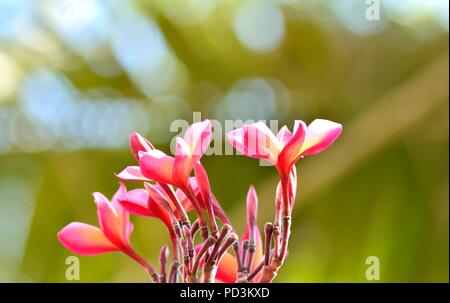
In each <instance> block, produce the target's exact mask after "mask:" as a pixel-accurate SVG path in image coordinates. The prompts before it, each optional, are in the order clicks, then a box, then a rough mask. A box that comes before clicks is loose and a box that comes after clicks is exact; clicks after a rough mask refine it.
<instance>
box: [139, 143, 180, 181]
mask: <svg viewBox="0 0 450 303" xmlns="http://www.w3.org/2000/svg"><path fill="white" fill-rule="evenodd" d="M173 165H174V159H173V158H172V157H170V156H168V155H166V154H165V153H163V152H162V151H160V150H157V149H154V150H151V151H149V152H146V153H143V154H142V156H141V158H140V159H139V167H140V169H141V172H142V174H143V175H144V176H145V177H146V178H148V179H150V180H154V181H156V182H161V183H165V184H172V183H173V178H172V171H173Z"/></svg>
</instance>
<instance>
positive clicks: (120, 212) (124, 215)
mask: <svg viewBox="0 0 450 303" xmlns="http://www.w3.org/2000/svg"><path fill="white" fill-rule="evenodd" d="M126 193H127V188H126V187H125V184H123V183H122V182H119V189H118V190H117V191H116V193H115V194H114V196H113V197H112V199H111V205H112V207H113V208H114V210H115V211H116V214H117V217H118V218H119V220H120V221H121V225H122V234H123V238H122V239H124V240H127V241H128V239H129V238H128V236H127V235H129V234H130V233H131V231H130V229H132V228H133V227H132V224H131V223H130V214H129V213H128V212H127V211H126V210H125V209H124V208H123V207H122V205H121V204H120V203H119V199H120V198H121V197H123V196H124V195H125V194H126Z"/></svg>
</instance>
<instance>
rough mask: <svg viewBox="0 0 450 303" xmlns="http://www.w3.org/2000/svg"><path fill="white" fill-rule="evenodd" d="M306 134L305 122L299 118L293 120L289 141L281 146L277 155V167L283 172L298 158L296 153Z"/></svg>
mask: <svg viewBox="0 0 450 303" xmlns="http://www.w3.org/2000/svg"><path fill="white" fill-rule="evenodd" d="M305 136H306V124H305V122H303V121H301V120H295V123H294V132H293V134H292V136H291V137H290V139H289V141H288V142H287V143H286V145H285V146H284V147H283V149H282V150H281V152H280V156H279V157H278V163H277V167H279V168H280V169H281V170H282V172H283V173H286V174H287V173H288V171H285V170H288V169H289V167H290V166H292V165H293V164H294V163H295V161H297V160H298V155H299V153H300V150H301V148H302V145H303V142H304V141H305Z"/></svg>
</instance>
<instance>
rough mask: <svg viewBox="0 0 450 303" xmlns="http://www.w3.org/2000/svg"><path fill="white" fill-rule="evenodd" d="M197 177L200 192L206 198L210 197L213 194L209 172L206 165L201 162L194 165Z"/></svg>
mask: <svg viewBox="0 0 450 303" xmlns="http://www.w3.org/2000/svg"><path fill="white" fill-rule="evenodd" d="M194 172H195V179H196V180H197V184H198V187H199V189H200V192H201V193H202V195H203V198H204V199H208V198H209V196H210V195H211V186H210V184H209V179H208V174H207V173H206V170H205V167H204V166H203V165H202V164H201V163H200V162H197V164H196V165H195V166H194Z"/></svg>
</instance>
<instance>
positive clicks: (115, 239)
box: [58, 183, 158, 282]
mask: <svg viewBox="0 0 450 303" xmlns="http://www.w3.org/2000/svg"><path fill="white" fill-rule="evenodd" d="M126 192H127V190H126V188H125V185H124V184H122V183H121V184H120V187H119V189H118V191H117V192H116V193H115V194H114V196H113V198H112V199H111V201H109V200H108V199H107V198H106V197H105V196H104V195H103V194H101V193H99V192H95V193H94V194H93V196H94V200H95V203H96V205H97V215H98V222H99V225H100V228H98V227H96V226H93V225H89V224H85V223H80V222H72V223H70V224H68V225H67V226H65V227H64V228H63V229H62V230H61V231H60V232H58V239H59V241H60V242H61V243H62V245H64V247H66V248H67V249H68V250H70V251H72V252H74V253H76V254H78V255H82V256H93V255H98V254H102V253H106V252H113V251H120V252H122V253H124V254H125V255H127V256H129V257H131V258H132V259H134V260H135V261H136V262H138V263H139V264H140V265H141V266H142V267H144V268H145V269H146V271H147V272H148V274H149V275H150V276H151V278H152V279H153V280H154V281H155V282H157V281H158V275H157V274H156V273H155V272H154V270H153V268H152V267H151V266H150V265H149V264H148V263H147V261H145V260H144V259H143V258H142V257H141V256H139V255H138V254H137V253H136V252H135V251H134V249H133V248H132V246H131V242H130V235H131V232H132V231H133V224H132V223H130V220H129V213H128V212H127V211H126V210H125V209H124V208H123V207H122V206H121V205H120V203H119V199H120V197H122V196H123V195H125V194H126Z"/></svg>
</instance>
